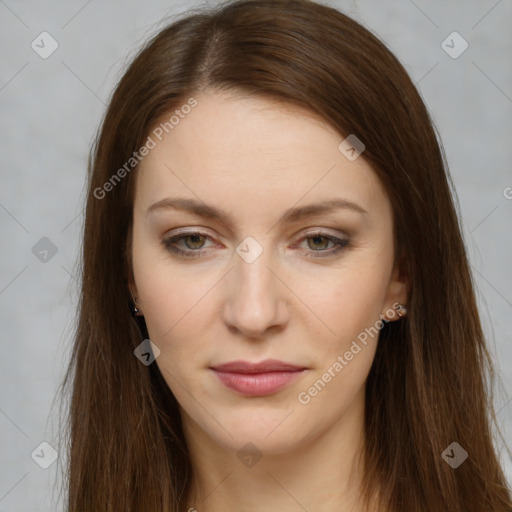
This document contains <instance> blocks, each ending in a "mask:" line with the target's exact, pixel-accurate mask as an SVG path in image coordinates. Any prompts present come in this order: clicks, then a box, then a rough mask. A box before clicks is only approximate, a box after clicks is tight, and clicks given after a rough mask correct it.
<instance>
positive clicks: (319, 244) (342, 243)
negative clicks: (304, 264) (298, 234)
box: [301, 231, 349, 258]
mask: <svg viewBox="0 0 512 512" xmlns="http://www.w3.org/2000/svg"><path fill="white" fill-rule="evenodd" d="M303 241H307V245H308V247H309V248H311V247H313V249H312V250H311V251H309V253H306V256H307V257H311V258H323V257H326V256H333V255H334V254H337V253H338V252H340V251H342V250H343V249H345V248H346V247H347V246H348V245H349V240H348V239H346V238H337V237H335V236H332V235H328V234H327V233H323V232H322V231H315V232H313V233H308V234H307V235H306V236H305V237H304V238H302V239H301V242H303ZM329 243H332V244H333V246H332V247H331V249H330V250H324V249H322V248H325V246H326V244H327V245H328V244H329ZM315 247H316V248H315Z"/></svg>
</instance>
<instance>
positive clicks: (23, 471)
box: [0, 0, 512, 512]
mask: <svg viewBox="0 0 512 512" xmlns="http://www.w3.org/2000/svg"><path fill="white" fill-rule="evenodd" d="M211 3H214V2H211ZM330 4H331V5H333V6H335V7H338V8H339V9H340V10H342V11H343V12H345V13H347V14H349V15H352V16H353V17H354V18H355V19H357V20H359V21H360V22H362V23H363V25H365V26H366V27H367V28H369V29H370V30H372V31H373V32H374V33H376V35H378V36H379V37H380V38H381V39H383V40H384V41H385V43H386V44H387V45H388V47H389V48H390V49H391V50H392V51H393V52H394V53H395V54H396V55H397V57H398V58H399V59H400V60H401V61H402V62H403V64H404V65H405V67H406V69H407V70H408V72H409V73H410V75H411V77H412V79H413V81H414V82H415V83H416V84H417V85H418V87H419V89H420V92H421V94H422V96H423V98H424V100H425V102H426V103H427V105H428V107H429V109H430V111H431V113H432V116H433V118H434V121H435V123H436V125H437V127H438V129H439V132H440V135H441V138H442V140H443V143H444V146H445V149H446V153H447V158H448V163H449V166H450V169H451V173H452V175H453V179H454V183H455V186H456V190H457V194H458V196H459V201H460V209H461V220H462V224H463V227H464V235H465V238H466V243H467V246H468V251H469V255H470V258H471V263H472V268H473V271H474V279H475V285H476V287H477V293H478V298H479V305H480V309H481V313H482V320H483V322H484V326H485V330H486V332H487V333H488V335H489V338H490V348H491V352H492V354H493V356H494V358H495V360H496V362H497V365H498V366H497V368H498V376H499V377H501V378H502V379H503V387H502V389H501V391H500V389H498V393H497V395H496V399H495V400H496V408H497V410H498V411H499V414H498V419H499V423H500V426H501V427H502V429H503V432H504V434H505V436H506V439H507V443H508V444H509V445H510V446H512V443H511V441H512V403H511V404H509V403H508V400H509V398H508V397H509V395H510V396H512V393H511V391H512V368H511V366H510V361H511V360H512V347H511V334H510V333H511V331H512V272H511V261H512V238H511V236H510V232H511V231H510V220H511V217H512V199H507V197H506V195H508V197H509V198H511V197H512V189H507V187H512V172H511V166H510V162H511V160H512V158H511V157H512V155H511V152H512V144H511V141H512V63H511V57H510V56H511V55H512V2H511V1H510V0H501V1H496V0H484V1H482V0H478V1H477V0H472V1H466V0H464V1H462V0H460V1H451V2H445V1H441V0H435V1H426V0H415V1H414V2H413V1H412V0H393V1H386V2H382V1H377V0H367V1H355V0H352V1H349V0H347V1H344V0H339V1H334V0H333V1H331V2H330ZM199 5H201V4H199V3H198V2H193V1H192V0H189V1H187V2H169V1H167V2H164V1H157V0H151V1H147V2H144V3H143V2H136V1H134V0H130V1H125V2H121V1H109V2H99V1H97V0H92V1H89V2H87V1H83V0H80V1H69V2H66V3H64V2H55V1H53V2H51V1H49V2H44V3H42V2H36V1H34V0H30V1H28V0H27V1H15V0H5V1H4V0H0V41H1V48H2V50H1V52H2V54H1V66H0V111H1V118H0V130H1V132H0V140H1V141H2V156H1V166H0V169H1V170H0V173H1V184H2V187H1V189H0V226H1V229H2V238H1V240H2V246H1V259H0V262H1V268H0V316H1V326H2V351H1V354H2V357H1V358H0V390H1V393H0V449H1V452H0V453H1V460H0V512H8V511H9V512H10V511H15V512H25V511H49V510H62V505H61V504H59V505H57V504H56V503H54V502H52V499H53V500H57V491H56V485H55V481H56V479H57V476H58V470H57V467H58V464H57V463H54V464H53V465H51V466H50V467H49V468H48V469H46V470H45V469H42V468H41V467H39V465H37V464H36V463H35V462H34V460H33V459H32V458H31V453H32V452H33V450H34V449H36V448H37V447H38V446H39V444H40V443H41V442H43V441H46V442H48V443H50V445H52V446H54V447H57V427H58V416H57V412H58V404H56V403H54V402H53V400H54V398H55V394H56V392H57V387H58V385H59V384H60V382H61V379H62V375H63V370H64V366H65V363H66V361H67V358H68V357H69V350H70V346H71V339H70V333H71V332H72V328H73V322H74V320H75V308H76V305H77V287H76V282H75V280H74V278H73V275H75V274H76V258H77V255H78V250H79V247H80V230H81V228H82V221H83V216H82V214H81V212H82V208H83V201H84V184H85V175H86V159H87V154H88V150H89V146H90V143H91V140H92V136H93V134H94V132H95V130H96V128H97V127H98V125H99V123H100V121H101V117H102V114H103V111H104V108H105V104H106V103H107V101H108V99H109V97H110V94H111V92H112V88H113V86H114V84H115V82H116V81H117V79H118V78H119V77H120V76H121V73H122V70H123V68H124V66H125V64H126V62H127V60H128V59H129V58H130V57H131V56H133V55H134V52H135V51H136V50H137V48H138V47H139V45H140V44H141V43H142V42H143V41H144V40H145V39H146V38H147V37H148V36H149V35H150V34H152V33H154V31H155V30H156V29H157V28H158V27H161V26H163V24H164V23H165V21H166V20H165V19H164V17H165V16H174V15H176V14H179V13H181V12H183V11H185V10H186V9H188V8H190V7H193V6H199ZM43 31H47V32H49V33H50V34H51V36H52V37H53V38H54V39H55V40H56V41H57V42H58V45H59V46H58V49H57V50H56V51H55V52H54V53H53V54H52V55H51V56H50V57H48V58H47V59H42V58H41V57H40V56H39V55H38V54H37V53H36V52H35V51H34V50H33V49H32V47H31V43H32V41H33V40H34V39H36V38H37V36H38V35H39V34H40V33H41V32H43ZM453 31H457V32H459V33H460V34H461V36H462V37H463V38H464V39H465V40H466V41H467V42H468V44H469V47H468V49H467V50H466V51H465V52H464V53H462V54H461V55H460V56H459V57H458V58H456V59H453V58H451V57H450V56H449V55H448V54H447V53H446V52H445V51H444V50H443V48H442V46H441V43H442V41H443V40H445V38H446V37H447V36H448V35H449V34H451V33H452V32H453ZM448 41H449V43H448V44H450V45H452V43H451V42H450V39H448ZM36 42H37V41H36ZM453 46H454V50H457V49H459V48H460V45H459V44H458V43H456V42H454V43H453ZM46 47H47V46H46ZM507 191H508V194H507ZM43 237H47V238H48V239H49V240H51V242H52V243H53V244H54V245H55V246H56V248H57V252H56V254H54V255H53V256H52V253H51V252H50V253H48V255H47V256H46V259H47V261H41V259H40V258H44V255H43V253H40V254H39V257H37V256H36V254H37V251H35V252H36V254H34V252H33V250H32V249H33V247H34V246H35V245H36V244H37V243H38V241H39V240H40V239H41V238H43ZM37 247H39V246H37ZM453 371H454V372H456V371H457V368H453ZM52 405H53V408H52ZM465 448H466V449H467V451H468V452H469V453H470V456H471V447H465ZM47 453H48V451H46V454H47ZM502 458H503V464H504V466H505V469H506V471H507V476H508V478H509V481H512V478H511V477H512V461H511V460H510V458H509V456H508V454H507V453H506V452H503V454H502ZM58 462H59V463H60V464H64V463H65V459H64V454H61V455H60V458H59V459H58Z"/></svg>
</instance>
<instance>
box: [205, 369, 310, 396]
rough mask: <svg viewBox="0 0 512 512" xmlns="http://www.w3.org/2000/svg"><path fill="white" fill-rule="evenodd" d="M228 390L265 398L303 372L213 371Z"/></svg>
mask: <svg viewBox="0 0 512 512" xmlns="http://www.w3.org/2000/svg"><path fill="white" fill-rule="evenodd" d="M213 371H214V372H215V373H216V374H217V376H218V377H219V379H220V381H221V382H222V383H223V384H224V385H225V386H226V387H227V388H229V389H232V390H233V391H238V392H239V393H242V394H243V395H246V396H266V395H271V394H272V393H276V392H277V391H279V390H281V389H283V388H284V387H285V386H287V385H288V384H289V383H290V382H292V381H293V380H294V379H296V378H297V377H299V375H301V374H302V372H303V371H304V370H297V371H287V372H268V373H233V372H222V371H219V370H213Z"/></svg>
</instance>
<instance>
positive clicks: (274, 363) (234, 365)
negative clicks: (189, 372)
mask: <svg viewBox="0 0 512 512" xmlns="http://www.w3.org/2000/svg"><path fill="white" fill-rule="evenodd" d="M211 368H212V369H213V370H218V371H221V372H230V373H269V372H296V371H299V370H305V369H306V367H305V366H297V365H295V364H290V363H285V362H283V361H278V360H277V359H265V360H264V361H260V362H259V363H251V362H249V361H240V360H238V361H230V362H229V363H224V364H218V365H215V366H212V367H211Z"/></svg>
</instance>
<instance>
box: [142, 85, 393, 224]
mask: <svg viewBox="0 0 512 512" xmlns="http://www.w3.org/2000/svg"><path fill="white" fill-rule="evenodd" d="M194 98H195V100H196V101H197V105H196V106H195V107H194V108H193V109H191V110H189V109H187V111H188V112H189V113H188V114H184V113H183V112H184V111H183V112H182V113H181V116H180V117H179V121H178V122H177V123H176V121H177V119H178V116H176V119H173V121H174V123H176V124H172V125H171V124H168V125H164V124H160V126H161V127H162V126H164V127H165V126H166V127H167V129H166V130H162V129H160V130H159V132H157V133H160V132H162V133H161V135H160V138H161V140H159V138H158V137H156V136H155V134H154V133H155V130H153V132H151V134H150V136H151V137H152V139H153V140H154V141H155V147H154V148H153V149H151V151H150V152H149V154H148V155H147V156H145V157H144V159H143V160H142V162H141V164H140V165H139V167H138V169H137V182H136V196H135V197H136V200H135V201H136V207H138V208H141V209H142V208H143V207H145V208H148V207H149V206H150V205H151V204H153V203H155V202H157V201H159V200H162V199H164V198H165V197H167V196H181V197H189V198H195V199H196V200H204V201H205V202H208V203H209V204H211V203H212V202H213V203H215V204H217V205H218V206H222V207H223V209H233V210H234V211H236V212H238V211H240V212H247V213H251V212H252V213H256V212H259V214H261V211H262V209H265V210H272V211H275V212H276V213H280V212H282V211H284V210H285V209H287V206H288V207H289V206H290V205H292V204H295V203H298V202H299V201H301V200H303V201H304V202H307V203H310V202H313V201H316V200H319V199H323V198H327V197H329V198H332V197H333V196H335V195H337V196H339V197H342V198H344V199H346V200H348V201H354V202H359V203H360V204H361V203H362V204H364V205H366V206H367V207H368V209H370V205H372V206H371V207H372V208H373V209H377V210H378V209H379V208H381V209H382V208H385V207H386V205H385V204H384V203H385V202H386V199H387V198H386V194H385V192H384V190H383V189H382V187H381V186H380V183H379V181H378V179H377V177H376V175H375V173H374V171H373V169H372V168H371V167H370V165H369V164H368V163H367V162H366V161H364V160H363V158H361V157H359V158H357V159H356V160H354V161H350V160H348V159H347V158H345V156H343V155H342V153H341V152H340V150H339V149H338V146H339V144H340V143H341V141H342V140H343V139H344V137H343V136H341V135H340V134H339V133H338V132H337V131H336V130H335V129H334V128H332V127H331V126H330V125H328V124H327V123H326V122H325V121H323V120H322V119H320V118H319V117H317V116H315V115H314V114H311V113H309V112H307V111H305V110H304V109H298V108H296V107H294V106H290V105H284V104H279V103H276V102H275V101H269V100H266V99H263V98H257V97H254V96H241V95H233V94H229V93H220V92H212V91H208V92H203V93H201V94H198V95H196V96H194ZM177 109H179V106H178V107H177ZM172 115H173V112H170V113H169V115H167V116H166V117H164V118H163V120H162V123H165V122H166V119H167V121H168V120H169V119H170V117H171V116H172ZM166 132H167V133H166ZM301 198H303V199H301ZM379 202H381V203H383V204H379ZM366 206H363V207H364V208H365V209H366ZM231 207H232V208H231Z"/></svg>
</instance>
